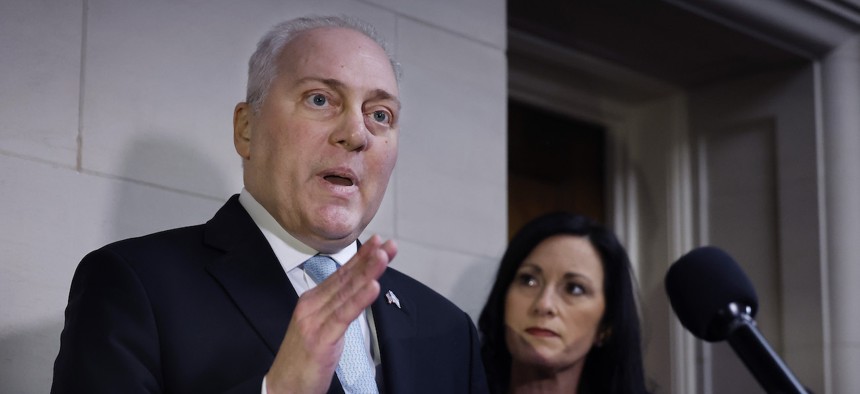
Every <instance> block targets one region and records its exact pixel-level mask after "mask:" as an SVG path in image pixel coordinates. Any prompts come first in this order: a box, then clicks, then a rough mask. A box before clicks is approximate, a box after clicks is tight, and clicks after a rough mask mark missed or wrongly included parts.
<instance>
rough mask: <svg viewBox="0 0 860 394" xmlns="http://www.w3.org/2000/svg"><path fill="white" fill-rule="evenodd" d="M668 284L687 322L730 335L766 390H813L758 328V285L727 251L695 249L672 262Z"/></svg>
mask: <svg viewBox="0 0 860 394" xmlns="http://www.w3.org/2000/svg"><path fill="white" fill-rule="evenodd" d="M665 284H666V293H667V294H668V295H669V301H670V302H671V304H672V309H673V310H675V314H676V315H678V319H679V320H680V321H681V324H683V325H684V327H686V328H687V330H689V331H690V332H691V333H692V334H693V335H695V336H696V337H698V338H701V339H703V340H705V341H708V342H717V341H722V340H726V339H727V340H728V342H729V345H731V347H732V349H733V350H734V351H735V353H736V354H737V355H738V357H739V358H740V359H741V361H743V363H744V365H746V367H747V369H749V371H750V372H751V373H752V375H753V376H754V377H755V378H756V380H757V381H758V383H759V384H760V385H761V386H762V388H764V389H765V391H767V392H768V393H800V394H807V392H806V389H805V388H804V387H803V385H801V384H800V382H799V381H798V380H797V378H796V377H795V376H794V374H792V372H791V370H789V369H788V366H786V365H785V363H784V362H783V361H782V359H780V357H779V355H778V354H776V352H775V351H774V350H773V348H771V347H770V345H769V344H768V343H767V340H766V339H765V338H764V336H762V334H761V333H760V332H759V330H758V328H756V323H755V320H754V319H753V317H755V314H756V312H758V297H757V296H756V293H755V289H754V288H753V285H752V282H750V280H749V278H747V276H746V274H744V272H743V270H742V269H741V267H740V266H739V265H738V263H736V262H735V260H734V259H732V257H731V256H729V255H728V254H726V252H723V251H722V250H720V249H718V248H715V247H712V246H705V247H701V248H697V249H693V250H692V251H691V252H689V253H687V254H685V255H683V256H681V258H680V259H678V261H676V262H675V264H672V266H671V267H669V272H667V273H666V282H665Z"/></svg>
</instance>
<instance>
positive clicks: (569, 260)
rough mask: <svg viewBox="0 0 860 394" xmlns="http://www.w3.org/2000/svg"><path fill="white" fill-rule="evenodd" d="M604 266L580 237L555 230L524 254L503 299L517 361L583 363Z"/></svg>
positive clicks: (600, 300) (597, 315) (593, 332)
mask: <svg viewBox="0 0 860 394" xmlns="http://www.w3.org/2000/svg"><path fill="white" fill-rule="evenodd" d="M604 308H605V301H604V295H603V265H602V264H601V262H600V256H599V255H598V254H597V251H596V250H595V249H594V247H593V246H591V243H590V242H589V241H588V240H587V239H586V238H584V237H580V236H575V235H556V236H553V237H550V238H547V239H545V240H544V241H543V242H541V243H540V244H538V246H537V247H536V248H535V249H534V250H532V252H531V254H529V255H528V257H526V259H525V261H523V263H522V265H520V268H519V270H518V271H517V273H516V275H515V276H514V281H513V282H512V283H511V285H510V287H509V288H508V294H507V297H506V299H505V326H506V330H505V339H506V342H507V345H508V349H509V350H510V352H511V356H512V357H513V360H514V361H515V363H517V364H526V365H534V366H537V367H540V368H542V369H551V370H556V371H558V370H563V369H567V368H570V367H574V366H577V365H578V366H579V368H582V365H583V364H584V361H585V355H586V354H587V353H588V351H589V350H590V349H591V347H592V346H593V345H594V344H595V343H596V341H597V340H598V330H599V327H598V326H599V323H600V319H601V318H602V317H603V312H604Z"/></svg>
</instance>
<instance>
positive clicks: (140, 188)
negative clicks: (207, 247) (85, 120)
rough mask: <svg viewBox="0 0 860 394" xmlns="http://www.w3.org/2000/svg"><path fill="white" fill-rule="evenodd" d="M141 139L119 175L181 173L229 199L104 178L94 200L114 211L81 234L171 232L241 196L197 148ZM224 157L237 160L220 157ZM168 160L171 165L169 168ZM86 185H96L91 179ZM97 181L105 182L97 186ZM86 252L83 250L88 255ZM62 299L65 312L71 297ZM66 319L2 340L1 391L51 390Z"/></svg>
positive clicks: (110, 236) (107, 236)
mask: <svg viewBox="0 0 860 394" xmlns="http://www.w3.org/2000/svg"><path fill="white" fill-rule="evenodd" d="M142 137H143V138H140V139H138V141H137V142H135V143H133V144H131V145H130V146H129V147H128V149H127V154H126V155H125V156H124V157H125V159H124V162H123V164H122V169H121V171H120V172H119V176H120V177H122V178H124V179H131V178H133V177H136V175H138V174H141V173H142V171H141V168H145V167H149V168H150V169H151V168H155V169H158V171H168V170H171V169H174V170H175V171H178V172H180V173H181V176H182V177H184V178H187V179H189V182H188V183H189V185H192V186H193V185H195V184H197V185H199V184H200V183H201V182H206V183H207V188H206V190H223V191H224V195H223V196H218V197H217V198H216V197H211V198H210V197H202V196H201V193H198V192H194V191H193V189H191V188H190V187H189V191H188V193H185V192H183V191H179V190H175V189H176V188H170V189H165V188H161V187H158V186H152V185H145V184H141V183H137V182H132V181H126V180H119V181H117V180H112V179H108V180H104V182H106V183H108V184H109V187H107V188H104V189H103V190H106V193H109V194H111V195H108V196H98V197H95V198H96V199H97V200H98V201H105V202H106V203H108V204H112V205H113V207H112V209H111V210H110V211H108V212H106V213H104V215H105V216H104V217H99V216H100V215H102V213H101V212H100V211H96V212H93V220H92V221H91V222H90V223H87V224H86V225H85V227H82V228H81V230H82V231H90V232H93V233H96V234H98V235H95V236H85V237H83V238H89V239H95V240H103V242H106V243H107V242H113V241H116V240H120V239H124V238H128V237H132V236H139V235H143V234H148V233H151V232H155V231H160V230H165V229H168V228H173V227H178V226H187V225H193V224H199V223H204V222H205V221H207V220H209V219H210V218H211V217H212V215H214V214H215V212H216V211H217V209H218V208H219V207H220V206H221V205H222V204H223V203H224V201H225V200H226V199H227V198H228V197H229V195H231V194H233V193H236V192H238V190H228V189H227V188H228V187H229V186H228V183H229V182H226V181H225V178H226V177H225V175H224V174H219V173H215V172H214V171H213V169H214V168H218V167H216V166H214V165H213V164H214V163H213V160H212V159H211V156H207V155H206V154H205V152H200V151H199V150H198V149H196V147H194V146H187V145H186V146H183V145H181V144H178V143H176V141H175V139H172V138H170V137H164V136H158V135H154V134H153V133H151V134H149V135H148V136H142ZM146 137H148V138H146ZM225 138H227V137H225ZM221 159H224V160H229V159H233V158H226V159H225V158H219V160H221ZM164 160H170V161H171V162H170V163H167V164H165V163H164V162H163V161H164ZM236 161H237V162H238V160H236ZM153 163H157V164H153ZM154 171H156V170H150V171H149V172H148V173H150V174H151V173H152V172H154ZM165 178H170V179H176V174H175V173H174V174H169V175H165ZM87 182H88V184H92V183H94V182H91V180H87ZM98 182H101V180H97V181H96V182H95V183H98ZM213 183H214V184H213ZM93 192H97V191H93ZM99 226H103V227H102V228H100V227H99ZM87 252H88V251H84V252H83V254H85V253H87ZM83 254H81V256H83ZM75 264H77V263H75ZM71 280H72V278H71V277H69V278H68V279H67V281H66V282H65V283H62V284H57V286H63V287H64V288H65V289H67V288H68V286H69V285H70V284H71ZM66 295H67V294H66ZM62 299H63V303H64V304H63V306H62V308H63V309H64V308H65V300H66V297H65V296H64V297H63V298H62ZM63 321H64V316H63V315H62V313H59V314H58V315H57V316H55V317H51V318H48V319H46V320H45V321H44V322H40V323H39V324H35V325H31V326H23V327H21V328H20V329H15V330H13V331H11V332H8V333H7V334H6V335H2V336H0V365H3V366H5V367H3V368H0V393H15V394H17V393H47V392H49V391H50V387H51V382H52V376H53V366H54V360H55V359H56V356H57V353H58V352H59V347H60V342H59V338H60V333H61V331H62V328H63Z"/></svg>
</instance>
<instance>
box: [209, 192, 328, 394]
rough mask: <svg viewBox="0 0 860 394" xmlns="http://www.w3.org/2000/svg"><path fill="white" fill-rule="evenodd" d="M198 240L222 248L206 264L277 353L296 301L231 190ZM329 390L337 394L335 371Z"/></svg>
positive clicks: (272, 257)
mask: <svg viewBox="0 0 860 394" xmlns="http://www.w3.org/2000/svg"><path fill="white" fill-rule="evenodd" d="M204 242H205V243H206V244H207V245H209V246H212V247H214V248H216V249H220V250H222V251H224V255H223V256H222V257H221V258H220V259H217V260H214V261H212V262H210V263H209V264H208V265H207V266H206V269H207V270H208V271H209V274H210V275H212V277H213V278H214V279H215V280H216V281H218V283H220V284H221V286H222V287H223V288H224V291H225V292H227V294H229V295H230V298H231V299H232V300H233V302H234V303H236V306H237V307H238V308H239V310H241V311H242V314H243V315H244V316H245V318H246V319H247V320H248V323H249V324H250V325H251V326H252V327H253V328H254V330H256V331H257V333H258V334H259V335H260V337H261V338H262V339H263V341H264V342H265V343H266V345H267V346H268V347H269V349H270V350H271V351H272V355H275V354H277V353H278V349H279V348H280V347H281V342H282V341H283V339H284V334H286V332H287V327H288V326H289V324H290V319H292V317H293V310H295V309H296V304H297V303H298V299H299V297H298V295H297V294H296V290H295V289H294V288H293V286H292V284H290V280H289V279H288V278H287V275H286V273H285V272H284V269H283V267H281V264H280V262H278V258H277V257H276V256H275V253H274V252H273V251H272V247H271V246H270V245H269V243H268V242H267V241H266V238H265V237H264V236H263V234H262V233H261V232H260V229H259V228H258V227H257V225H256V224H255V223H254V221H253V219H251V216H250V215H248V212H247V211H245V208H243V207H242V205H241V204H240V203H239V197H238V195H235V196H233V197H232V198H230V200H229V201H227V203H226V204H224V206H223V207H222V208H221V209H220V210H219V211H218V213H216V214H215V217H213V218H212V220H210V221H209V222H208V223H206V231H205V235H204ZM328 393H329V394H343V388H342V387H341V385H340V381H339V380H338V379H337V375H334V376H332V382H331V386H330V387H329V390H328Z"/></svg>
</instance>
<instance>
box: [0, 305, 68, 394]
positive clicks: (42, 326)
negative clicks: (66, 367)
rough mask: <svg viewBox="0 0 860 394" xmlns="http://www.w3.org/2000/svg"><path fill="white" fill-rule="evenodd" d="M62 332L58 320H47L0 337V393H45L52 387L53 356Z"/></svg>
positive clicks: (60, 323) (60, 322)
mask: <svg viewBox="0 0 860 394" xmlns="http://www.w3.org/2000/svg"><path fill="white" fill-rule="evenodd" d="M62 329H63V321H62V319H61V318H58V319H49V320H45V321H43V322H40V323H38V324H35V325H32V326H24V327H22V328H21V329H19V330H16V331H13V332H12V333H10V334H8V335H5V336H3V337H0V360H2V362H3V364H5V365H7V366H9V368H0V392H3V393H9V394H18V393H47V392H48V391H49V389H50V385H51V374H52V371H53V367H54V357H55V356H56V354H57V350H58V348H59V343H58V342H57V338H58V337H59V333H60V331H61V330H62Z"/></svg>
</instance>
